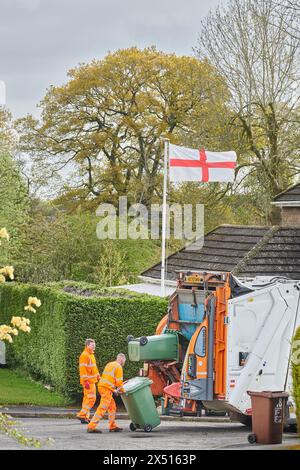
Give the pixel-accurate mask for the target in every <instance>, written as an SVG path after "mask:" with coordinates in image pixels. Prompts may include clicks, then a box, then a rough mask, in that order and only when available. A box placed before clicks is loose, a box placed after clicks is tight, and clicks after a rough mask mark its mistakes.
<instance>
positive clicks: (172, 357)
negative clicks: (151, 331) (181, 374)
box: [127, 330, 179, 362]
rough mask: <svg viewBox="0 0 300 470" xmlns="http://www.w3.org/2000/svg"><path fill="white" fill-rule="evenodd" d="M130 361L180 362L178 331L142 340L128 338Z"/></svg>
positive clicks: (170, 331)
mask: <svg viewBox="0 0 300 470" xmlns="http://www.w3.org/2000/svg"><path fill="white" fill-rule="evenodd" d="M127 342H128V355H129V359H130V361H135V362H138V361H178V356H179V340H178V334H177V332H176V331H172V330H168V332H167V333H164V334H161V335H154V336H141V337H140V338H133V336H128V337H127Z"/></svg>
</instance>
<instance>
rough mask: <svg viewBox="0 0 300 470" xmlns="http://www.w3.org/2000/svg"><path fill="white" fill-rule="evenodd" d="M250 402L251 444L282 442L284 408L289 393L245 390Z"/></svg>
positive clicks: (249, 439)
mask: <svg viewBox="0 0 300 470" xmlns="http://www.w3.org/2000/svg"><path fill="white" fill-rule="evenodd" d="M247 393H248V395H250V397H251V403H252V434H250V435H249V436H248V441H249V442H250V443H251V444H254V442H257V443H259V444H280V443H281V442H282V432H283V421H284V410H285V405H286V401H287V399H288V396H289V394H288V393H286V392H268V391H266V392H251V391H248V392H247Z"/></svg>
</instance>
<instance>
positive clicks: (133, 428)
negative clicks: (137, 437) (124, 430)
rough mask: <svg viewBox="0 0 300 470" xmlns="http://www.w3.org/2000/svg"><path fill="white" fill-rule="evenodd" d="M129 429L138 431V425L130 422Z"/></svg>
mask: <svg viewBox="0 0 300 470" xmlns="http://www.w3.org/2000/svg"><path fill="white" fill-rule="evenodd" d="M129 429H130V431H136V429H137V428H136V425H135V424H134V423H130V424H129Z"/></svg>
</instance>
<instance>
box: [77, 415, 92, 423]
mask: <svg viewBox="0 0 300 470" xmlns="http://www.w3.org/2000/svg"><path fill="white" fill-rule="evenodd" d="M77 418H78V419H79V421H80V422H81V424H89V422H90V421H91V420H90V419H88V418H80V417H79V416H77Z"/></svg>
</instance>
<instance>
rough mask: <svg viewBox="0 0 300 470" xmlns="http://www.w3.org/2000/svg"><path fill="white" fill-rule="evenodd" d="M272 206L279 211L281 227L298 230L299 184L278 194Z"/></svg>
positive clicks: (299, 211)
mask: <svg viewBox="0 0 300 470" xmlns="http://www.w3.org/2000/svg"><path fill="white" fill-rule="evenodd" d="M272 204H273V205H274V206H276V207H278V208H279V209H280V215H281V217H280V219H281V220H280V225H281V226H282V227H298V228H300V183H298V184H296V185H294V186H292V187H291V188H289V189H287V190H286V191H284V192H282V193H280V194H278V195H277V196H276V197H275V198H274V200H273V202H272Z"/></svg>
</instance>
